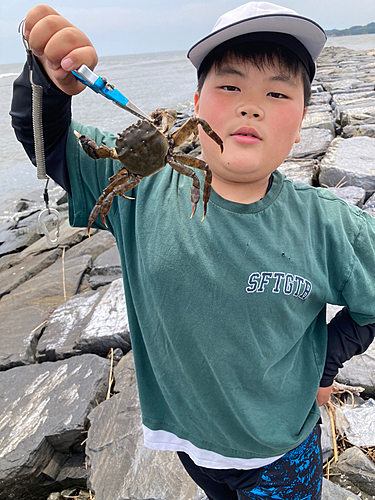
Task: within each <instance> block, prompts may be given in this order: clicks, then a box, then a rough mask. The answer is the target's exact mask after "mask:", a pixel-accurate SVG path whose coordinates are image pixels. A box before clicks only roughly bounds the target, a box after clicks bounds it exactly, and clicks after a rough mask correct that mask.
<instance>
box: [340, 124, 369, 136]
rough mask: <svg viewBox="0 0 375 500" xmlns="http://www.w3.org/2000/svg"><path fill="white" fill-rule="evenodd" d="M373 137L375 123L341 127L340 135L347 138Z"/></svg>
mask: <svg viewBox="0 0 375 500" xmlns="http://www.w3.org/2000/svg"><path fill="white" fill-rule="evenodd" d="M363 136H366V137H375V124H371V123H369V124H362V125H357V126H355V125H347V126H346V127H344V128H343V131H342V137H343V138H344V139H349V138H350V137H363Z"/></svg>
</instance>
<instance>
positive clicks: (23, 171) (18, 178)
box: [0, 51, 196, 222]
mask: <svg viewBox="0 0 375 500" xmlns="http://www.w3.org/2000/svg"><path fill="white" fill-rule="evenodd" d="M22 67H23V64H2V65H0V131H1V132H0V222H2V221H3V220H6V219H7V218H9V216H10V215H11V214H12V213H13V212H14V208H15V204H16V203H17V201H18V200H19V199H20V198H21V197H27V195H28V193H29V192H35V191H36V190H38V189H40V193H41V194H42V192H43V188H44V184H45V181H41V180H37V178H36V169H35V167H34V166H33V165H32V164H31V162H30V160H29V158H28V157H27V155H26V153H25V152H24V150H23V147H22V146H21V144H20V143H19V142H18V141H17V139H16V137H15V134H14V131H13V129H12V127H11V119H10V116H9V110H10V106H11V100H12V87H13V81H14V80H15V79H16V78H17V76H18V75H19V73H20V72H21V71H22ZM95 73H96V74H98V75H100V76H103V77H105V78H106V79H107V81H108V82H109V83H111V84H112V85H114V86H115V87H116V88H117V89H118V90H120V91H121V92H122V93H123V94H124V95H125V96H127V97H128V98H129V99H130V100H131V101H132V102H134V104H136V105H137V106H138V107H139V108H140V109H142V110H143V111H144V112H145V113H147V114H149V113H151V112H152V111H154V110H155V109H156V108H159V107H162V108H173V109H177V110H183V109H184V108H186V107H187V106H190V105H191V104H192V102H193V97H194V92H195V90H196V74H195V69H194V67H193V66H192V65H191V63H190V62H189V60H188V59H187V58H186V51H175V52H160V53H150V54H137V55H124V56H113V57H103V58H101V59H100V60H99V64H98V65H97V67H96V68H95ZM73 117H74V119H75V120H77V121H79V122H81V123H83V124H85V125H93V126H96V127H98V128H99V129H100V130H108V131H111V132H113V133H115V134H117V133H119V132H121V131H122V130H124V128H126V127H127V126H129V125H130V124H131V123H134V122H135V121H136V120H137V118H136V117H134V116H133V115H131V114H130V113H128V112H126V111H124V110H123V109H121V108H119V107H117V106H115V105H114V104H113V103H111V102H110V101H108V100H107V99H105V98H104V97H102V96H101V95H99V94H96V93H95V92H92V91H91V90H90V89H86V90H85V91H84V92H82V93H81V94H79V95H78V96H74V97H73Z"/></svg>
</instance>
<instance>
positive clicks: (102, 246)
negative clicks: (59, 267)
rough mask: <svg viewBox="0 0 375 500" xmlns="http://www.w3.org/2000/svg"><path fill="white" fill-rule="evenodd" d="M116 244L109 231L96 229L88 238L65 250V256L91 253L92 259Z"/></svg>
mask: <svg viewBox="0 0 375 500" xmlns="http://www.w3.org/2000/svg"><path fill="white" fill-rule="evenodd" d="M115 244H116V240H115V237H114V236H113V235H112V234H111V233H110V232H109V231H101V230H97V232H96V233H93V234H92V235H91V237H90V238H86V239H84V240H83V241H82V242H81V243H79V244H77V245H74V246H72V247H71V248H69V250H67V252H66V257H67V258H71V257H78V256H79V255H91V257H92V258H93V261H94V266H95V260H96V259H97V258H98V257H99V256H100V255H102V254H103V253H105V252H106V251H107V250H109V249H110V248H112V247H113V245H115Z"/></svg>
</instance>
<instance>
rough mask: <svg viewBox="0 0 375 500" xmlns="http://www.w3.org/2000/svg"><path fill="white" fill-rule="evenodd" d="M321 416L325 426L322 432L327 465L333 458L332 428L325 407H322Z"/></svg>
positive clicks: (323, 452)
mask: <svg viewBox="0 0 375 500" xmlns="http://www.w3.org/2000/svg"><path fill="white" fill-rule="evenodd" d="M320 416H321V419H322V422H323V424H322V425H321V431H322V438H321V444H322V454H323V462H324V463H325V462H326V461H327V460H330V459H331V458H332V457H333V441H332V427H331V421H330V419H329V416H328V413H327V410H326V408H325V406H321V407H320Z"/></svg>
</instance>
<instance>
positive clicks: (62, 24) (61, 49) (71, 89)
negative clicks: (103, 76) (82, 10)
mask: <svg viewBox="0 0 375 500" xmlns="http://www.w3.org/2000/svg"><path fill="white" fill-rule="evenodd" d="M24 34H25V36H26V38H27V39H28V41H29V44H30V48H31V50H32V51H33V53H34V55H35V56H37V57H38V59H39V61H40V62H41V63H42V65H43V67H44V70H45V72H46V73H47V75H48V76H49V78H50V79H51V80H52V81H53V82H54V83H55V85H57V87H59V88H60V89H61V90H62V91H63V92H65V93H66V94H69V95H75V94H79V93H80V92H82V90H83V89H84V88H85V85H83V84H82V83H80V82H79V81H78V80H77V79H76V78H75V77H74V76H73V75H72V74H71V71H72V70H74V69H77V68H79V67H80V66H81V65H82V64H86V66H88V67H89V68H90V69H92V70H93V69H94V68H95V66H96V64H97V62H98V56H97V54H96V51H95V49H94V47H93V46H92V44H91V42H90V40H89V39H88V38H87V36H86V35H85V34H84V33H83V32H82V31H81V30H79V29H78V28H76V27H75V26H73V25H72V24H71V23H70V22H69V21H67V20H66V19H65V18H64V17H62V16H60V14H58V13H57V12H56V11H55V10H54V9H52V8H51V7H49V6H48V5H38V6H37V7H34V8H33V9H31V10H30V11H29V12H28V14H27V16H26V20H25V33H24Z"/></svg>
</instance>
